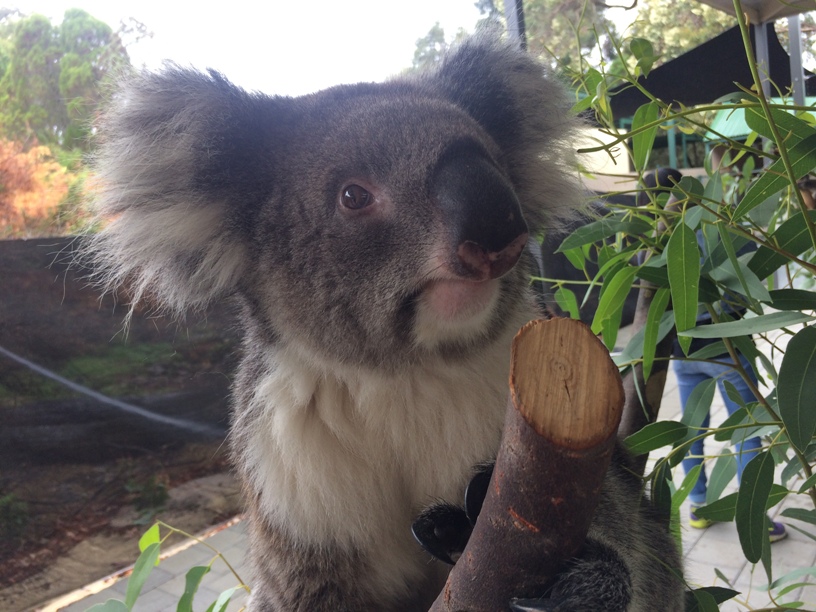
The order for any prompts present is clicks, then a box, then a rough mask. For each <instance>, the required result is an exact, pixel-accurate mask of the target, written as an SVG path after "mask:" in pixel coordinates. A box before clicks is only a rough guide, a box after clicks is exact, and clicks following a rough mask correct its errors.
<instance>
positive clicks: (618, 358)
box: [612, 302, 674, 367]
mask: <svg viewBox="0 0 816 612" xmlns="http://www.w3.org/2000/svg"><path fill="white" fill-rule="evenodd" d="M652 304H654V302H652ZM673 327H674V313H673V312H671V311H669V312H664V313H663V316H662V317H661V318H660V323H659V325H658V330H657V342H660V341H661V340H663V338H665V337H666V336H667V335H668V333H669V332H670V331H671V330H672V328H673ZM645 335H646V328H645V327H643V328H641V329H639V330H638V331H636V332H635V333H634V334H633V335H632V338H631V339H630V340H629V343H628V344H627V345H626V348H625V349H623V351H622V352H621V353H619V354H618V355H613V356H612V361H614V362H615V365H617V366H618V367H620V366H622V365H625V364H628V363H631V362H633V361H636V360H638V359H640V358H641V357H642V356H643V343H644V337H645Z"/></svg>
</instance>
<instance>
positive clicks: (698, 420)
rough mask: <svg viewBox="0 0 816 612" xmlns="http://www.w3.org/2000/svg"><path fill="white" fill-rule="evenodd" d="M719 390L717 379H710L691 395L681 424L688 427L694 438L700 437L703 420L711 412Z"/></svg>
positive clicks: (697, 387) (695, 388)
mask: <svg viewBox="0 0 816 612" xmlns="http://www.w3.org/2000/svg"><path fill="white" fill-rule="evenodd" d="M716 389H717V379H716V378H708V379H706V380H704V381H703V382H701V383H700V384H698V385H697V386H696V387H694V389H693V390H692V392H691V394H690V395H689V398H688V401H687V402H686V406H685V407H684V408H683V417H682V418H681V419H680V422H681V423H683V425H686V426H688V428H689V430H690V431H689V433H690V434H691V435H692V436H696V435H699V431H698V430H699V429H700V427H701V426H702V424H703V420H704V419H705V417H706V416H707V415H708V413H709V411H710V410H711V401H712V400H713V399H714V391H715V390H716Z"/></svg>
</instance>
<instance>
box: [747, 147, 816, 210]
mask: <svg viewBox="0 0 816 612" xmlns="http://www.w3.org/2000/svg"><path fill="white" fill-rule="evenodd" d="M788 156H789V158H790V163H791V166H792V168H793V173H794V176H795V179H796V180H799V179H800V178H802V177H803V176H805V175H806V174H807V173H808V172H810V171H811V170H812V169H813V168H814V167H816V133H812V134H810V135H809V136H807V137H806V138H805V139H804V140H802V141H800V142H797V143H796V144H795V145H793V146H792V147H791V148H790V149H789V151H788ZM788 185H790V180H789V179H788V175H787V174H786V172H785V165H784V164H783V162H782V160H781V159H778V160H776V161H775V162H774V163H773V164H771V165H770V167H768V168H767V169H766V170H765V171H764V172H763V173H762V174H761V175H760V176H759V178H758V179H757V180H756V181H754V183H753V184H752V185H751V186H750V187H749V188H748V191H746V192H745V196H744V197H743V198H742V201H740V203H739V204H738V205H737V208H736V210H735V211H734V218H735V219H740V218H741V217H743V216H744V215H745V214H747V213H748V211H750V210H751V209H752V208H754V207H756V206H759V205H760V204H762V203H763V202H764V201H765V200H767V199H768V198H770V197H771V196H772V195H773V194H775V193H777V192H778V191H781V190H782V189H784V188H785V187H787V186H788Z"/></svg>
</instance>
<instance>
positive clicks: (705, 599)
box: [685, 580, 739, 612]
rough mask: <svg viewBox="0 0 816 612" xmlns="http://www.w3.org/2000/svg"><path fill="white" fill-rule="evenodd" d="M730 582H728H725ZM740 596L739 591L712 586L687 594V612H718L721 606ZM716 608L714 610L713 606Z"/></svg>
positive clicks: (693, 590)
mask: <svg viewBox="0 0 816 612" xmlns="http://www.w3.org/2000/svg"><path fill="white" fill-rule="evenodd" d="M725 582H726V583H727V582H728V581H727V580H726V581H725ZM736 595H739V591H735V590H734V589H726V588H725V587H718V586H710V587H702V588H699V589H692V590H691V591H688V592H686V610H685V612H709V611H711V612H717V611H718V610H719V608H718V607H717V606H718V605H719V604H721V603H723V602H725V601H728V600H729V599H731V598H733V597H735V596H736ZM712 605H713V606H714V607H713V608H712V607H711V606H712Z"/></svg>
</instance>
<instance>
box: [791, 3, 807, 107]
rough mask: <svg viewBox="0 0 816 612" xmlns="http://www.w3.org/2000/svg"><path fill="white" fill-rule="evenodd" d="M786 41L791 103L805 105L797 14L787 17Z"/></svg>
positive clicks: (799, 27) (800, 39)
mask: <svg viewBox="0 0 816 612" xmlns="http://www.w3.org/2000/svg"><path fill="white" fill-rule="evenodd" d="M788 39H789V40H790V74H791V85H792V86H793V102H794V104H796V105H797V106H804V105H805V71H804V69H803V68H802V26H801V21H800V17H799V15H798V14H796V15H791V16H789V17H788Z"/></svg>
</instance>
